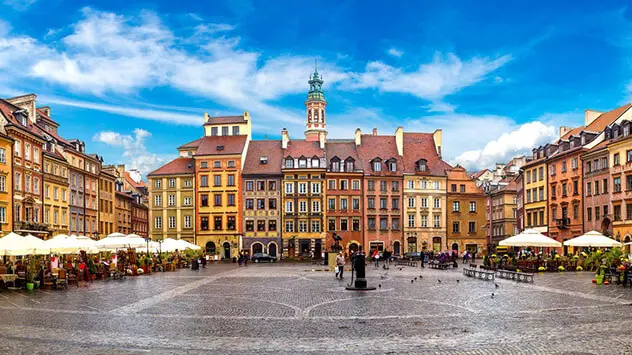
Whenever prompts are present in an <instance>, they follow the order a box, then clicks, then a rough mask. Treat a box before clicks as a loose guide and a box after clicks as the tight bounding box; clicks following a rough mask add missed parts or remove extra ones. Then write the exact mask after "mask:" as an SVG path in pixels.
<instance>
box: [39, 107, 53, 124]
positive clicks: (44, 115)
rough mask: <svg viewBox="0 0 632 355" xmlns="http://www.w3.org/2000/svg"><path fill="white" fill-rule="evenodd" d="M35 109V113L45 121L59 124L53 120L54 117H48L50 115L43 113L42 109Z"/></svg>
mask: <svg viewBox="0 0 632 355" xmlns="http://www.w3.org/2000/svg"><path fill="white" fill-rule="evenodd" d="M35 111H36V112H37V115H38V116H40V117H41V118H43V119H44V120H46V121H50V122H51V123H53V124H55V125H59V124H58V123H57V122H55V120H54V119H52V118H50V116H48V115H47V114H46V113H44V111H43V110H42V109H39V108H37V109H35Z"/></svg>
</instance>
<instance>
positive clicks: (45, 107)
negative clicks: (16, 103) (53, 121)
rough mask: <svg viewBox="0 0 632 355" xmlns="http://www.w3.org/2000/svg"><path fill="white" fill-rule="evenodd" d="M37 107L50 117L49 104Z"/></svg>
mask: <svg viewBox="0 0 632 355" xmlns="http://www.w3.org/2000/svg"><path fill="white" fill-rule="evenodd" d="M37 109H38V110H40V111H42V113H44V114H45V115H46V116H48V117H50V107H49V106H42V107H38V108H37Z"/></svg>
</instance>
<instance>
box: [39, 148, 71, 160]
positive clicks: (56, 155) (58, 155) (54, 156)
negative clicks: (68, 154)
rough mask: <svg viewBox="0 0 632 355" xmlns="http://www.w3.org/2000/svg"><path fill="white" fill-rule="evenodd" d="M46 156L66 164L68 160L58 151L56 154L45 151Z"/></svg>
mask: <svg viewBox="0 0 632 355" xmlns="http://www.w3.org/2000/svg"><path fill="white" fill-rule="evenodd" d="M44 154H46V155H48V156H50V157H53V158H55V159H59V160H62V161H63V162H66V158H65V157H64V156H63V155H61V154H59V152H58V151H57V150H55V151H54V152H49V151H47V150H45V151H44Z"/></svg>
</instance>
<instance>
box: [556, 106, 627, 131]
mask: <svg viewBox="0 0 632 355" xmlns="http://www.w3.org/2000/svg"><path fill="white" fill-rule="evenodd" d="M630 106H632V104H625V105H623V106H620V107H617V108H615V109H614V110H610V111H608V112H604V113H602V114H601V115H599V117H597V118H595V120H594V121H592V122H591V123H590V124H589V125H588V126H581V127H577V128H574V129H572V130H571V131H570V132H567V133H566V134H565V135H564V136H562V138H561V139H565V140H566V139H568V138H569V137H570V136H572V135H576V134H578V133H579V132H581V131H588V132H595V133H600V132H601V131H603V130H604V129H606V127H608V125H609V124H611V123H612V122H614V121H616V120H617V118H619V117H621V115H623V113H625V111H627V110H628V109H629V108H630Z"/></svg>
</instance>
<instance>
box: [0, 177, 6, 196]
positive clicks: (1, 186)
mask: <svg viewBox="0 0 632 355" xmlns="http://www.w3.org/2000/svg"><path fill="white" fill-rule="evenodd" d="M0 191H2V192H6V191H7V177H6V176H4V175H0Z"/></svg>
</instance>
